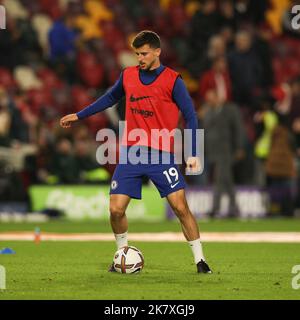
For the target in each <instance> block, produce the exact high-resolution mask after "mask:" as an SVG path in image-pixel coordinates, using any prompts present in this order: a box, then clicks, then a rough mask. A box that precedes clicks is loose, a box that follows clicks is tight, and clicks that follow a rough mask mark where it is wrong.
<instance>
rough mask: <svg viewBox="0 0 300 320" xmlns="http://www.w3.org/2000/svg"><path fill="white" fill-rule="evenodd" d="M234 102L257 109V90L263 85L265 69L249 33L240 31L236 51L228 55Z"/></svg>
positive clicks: (236, 41)
mask: <svg viewBox="0 0 300 320" xmlns="http://www.w3.org/2000/svg"><path fill="white" fill-rule="evenodd" d="M228 62H229V70H230V75H231V80H232V87H233V97H234V101H236V102H237V103H238V104H240V105H243V106H248V107H252V108H254V107H255V102H256V101H255V98H256V90H258V89H259V88H260V87H261V85H262V82H263V80H262V75H263V71H262V70H263V68H262V65H261V61H260V59H259V57H258V55H257V53H256V52H255V50H254V48H253V44H252V38H251V35H250V34H249V32H247V31H239V32H238V33H237V35H236V37H235V49H234V50H233V51H232V52H231V53H230V54H229V55H228Z"/></svg>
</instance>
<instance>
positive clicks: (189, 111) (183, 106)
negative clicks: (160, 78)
mask: <svg viewBox="0 0 300 320" xmlns="http://www.w3.org/2000/svg"><path fill="white" fill-rule="evenodd" d="M172 95H173V100H174V102H175V103H176V104H177V106H178V108H179V110H180V111H181V113H182V115H183V118H184V120H185V123H186V128H187V129H190V130H191V131H192V141H191V151H190V155H188V158H187V161H186V165H187V173H188V172H190V173H196V172H200V169H201V163H200V159H199V157H198V156H197V153H196V150H197V146H196V132H197V129H198V118H197V114H196V111H195V107H194V104H193V101H192V98H191V96H190V94H189V92H188V90H187V88H186V86H185V84H184V82H183V80H182V78H181V77H178V78H177V79H176V82H175V84H174V88H173V92H172Z"/></svg>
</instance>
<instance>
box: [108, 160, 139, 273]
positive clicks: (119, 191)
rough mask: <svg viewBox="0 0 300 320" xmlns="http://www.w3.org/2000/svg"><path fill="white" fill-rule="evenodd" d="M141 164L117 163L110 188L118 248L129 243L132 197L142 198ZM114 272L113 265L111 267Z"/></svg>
mask: <svg viewBox="0 0 300 320" xmlns="http://www.w3.org/2000/svg"><path fill="white" fill-rule="evenodd" d="M140 171H141V170H140V168H139V166H133V165H130V164H126V165H125V164H122V165H120V164H119V165H117V167H116V169H115V172H114V174H113V177H112V181H111V188H110V206H109V209H110V223H111V227H112V230H113V232H114V236H115V239H116V244H117V247H118V249H119V248H121V247H124V246H127V245H128V240H127V230H128V223H127V217H126V214H125V212H126V209H127V206H128V204H129V202H130V199H131V198H134V199H141V189H142V174H141V172H140ZM109 271H111V272H113V271H115V270H114V267H113V265H112V266H111V267H110V268H109Z"/></svg>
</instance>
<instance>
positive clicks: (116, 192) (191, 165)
mask: <svg viewBox="0 0 300 320" xmlns="http://www.w3.org/2000/svg"><path fill="white" fill-rule="evenodd" d="M132 47H133V49H134V51H135V54H136V56H137V59H138V66H134V67H128V68H125V69H124V70H123V72H122V73H121V75H120V78H119V79H118V80H117V81H116V83H115V84H114V85H113V86H112V88H110V89H109V90H108V91H107V92H106V93H105V94H104V95H103V96H101V97H100V98H98V99H97V100H96V101H95V102H94V103H92V104H91V105H89V106H87V107H86V108H84V109H83V110H81V111H80V112H78V113H74V114H69V115H66V116H64V117H63V118H62V119H61V120H60V124H61V126H62V127H63V128H69V127H70V126H71V124H72V122H74V121H77V120H81V119H84V118H86V117H89V116H91V115H93V114H95V113H97V112H100V111H103V110H105V109H106V108H108V107H111V106H113V105H114V104H115V103H117V102H118V101H119V100H120V99H121V98H122V97H123V96H125V98H126V116H125V121H126V130H125V131H126V132H128V133H129V132H130V130H134V129H137V128H141V129H143V130H145V132H146V133H147V134H148V136H150V135H151V130H152V129H159V130H163V129H168V130H169V131H172V130H174V129H176V127H177V123H178V117H179V110H180V111H181V112H182V114H183V117H184V119H185V121H186V124H187V128H188V129H191V130H192V141H193V144H192V154H191V155H190V156H189V157H188V159H187V161H186V164H187V172H191V173H194V172H198V171H200V161H199V158H198V157H196V151H195V150H196V146H195V136H196V129H197V117H196V113H195V109H194V106H193V102H192V99H191V97H190V96H189V93H188V91H187V89H186V87H185V85H184V82H183V80H182V79H181V77H180V75H179V74H178V73H177V72H175V71H174V70H172V69H170V68H168V67H166V66H164V65H162V64H161V63H160V54H161V45H160V38H159V36H158V35H157V34H156V33H155V32H153V31H148V30H144V31H141V32H140V33H139V34H137V36H136V37H135V38H134V40H133V42H132ZM141 141H142V142H141ZM130 145H131V146H132V145H135V146H136V145H137V143H133V142H131V141H130V140H129V139H128V137H126V136H125V138H124V135H123V139H122V148H123V149H121V155H120V157H122V154H123V151H124V150H125V149H124V148H126V150H127V151H128V149H129V148H130ZM140 145H142V146H143V147H141V148H140V154H141V156H142V157H144V158H149V159H150V154H151V152H152V151H154V150H153V149H155V148H153V146H152V145H151V143H150V142H149V139H144V140H143V139H141V140H140ZM122 150H123V151H122ZM158 150H159V151H158ZM156 151H158V153H159V157H162V156H163V155H165V154H168V155H169V157H170V161H169V163H168V164H165V163H161V161H160V160H161V158H159V159H160V160H159V162H158V163H153V164H152V163H151V162H150V164H145V163H139V164H133V163H127V164H123V163H119V164H118V165H117V167H116V169H115V172H114V174H113V177H112V182H111V187H110V222H111V227H112V230H113V232H114V235H115V239H116V243H117V247H118V249H119V248H121V247H124V246H127V245H128V240H127V230H128V222H127V217H126V214H125V211H126V208H127V206H128V204H129V202H130V200H131V198H135V199H141V188H142V178H143V176H146V177H148V178H149V179H150V180H151V181H152V182H153V183H154V184H155V186H156V188H157V189H158V191H159V193H160V196H161V197H166V198H167V200H168V202H169V204H170V206H171V208H172V209H173V211H174V212H175V214H176V216H177V217H178V218H179V221H180V223H181V227H182V231H183V234H184V236H185V238H186V240H187V241H188V243H189V245H190V247H191V249H192V253H193V256H194V261H195V264H196V266H197V272H199V273H211V270H210V268H209V266H208V264H207V263H206V261H205V257H204V254H203V250H202V244H201V241H200V234H199V228H198V224H197V222H196V219H195V217H194V216H193V214H192V213H191V211H190V209H189V206H188V204H187V201H186V196H185V191H184V189H185V181H184V178H183V176H182V174H181V173H180V171H179V170H178V167H177V165H176V164H175V158H174V153H173V149H172V147H170V145H169V147H166V146H163V145H160V144H159V145H158V147H157V150H156ZM109 271H114V268H113V265H112V266H111V267H110V270H109Z"/></svg>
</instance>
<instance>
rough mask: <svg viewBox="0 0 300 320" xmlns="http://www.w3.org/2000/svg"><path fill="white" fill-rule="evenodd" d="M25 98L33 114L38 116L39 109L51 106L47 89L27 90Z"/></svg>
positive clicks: (51, 102)
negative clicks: (26, 97)
mask: <svg viewBox="0 0 300 320" xmlns="http://www.w3.org/2000/svg"><path fill="white" fill-rule="evenodd" d="M27 96H28V102H29V104H30V106H31V107H32V111H33V112H34V113H35V114H39V113H40V110H41V108H43V107H47V106H52V105H53V98H52V94H51V91H49V90H48V89H47V88H42V89H31V90H28V92H27Z"/></svg>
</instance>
